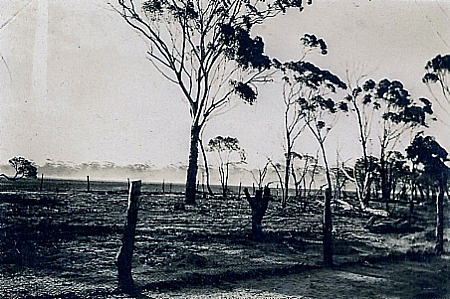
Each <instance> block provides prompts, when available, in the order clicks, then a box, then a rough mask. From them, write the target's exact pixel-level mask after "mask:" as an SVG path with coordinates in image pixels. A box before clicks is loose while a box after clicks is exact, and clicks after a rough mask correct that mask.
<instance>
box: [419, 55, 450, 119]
mask: <svg viewBox="0 0 450 299" xmlns="http://www.w3.org/2000/svg"><path fill="white" fill-rule="evenodd" d="M425 70H426V73H425V75H424V76H423V78H422V81H423V83H425V84H427V86H428V89H429V90H430V92H431V94H432V95H433V97H434V98H435V99H436V101H437V102H438V103H439V104H440V105H441V107H442V108H443V109H444V110H445V111H446V112H447V114H448V113H450V111H449V110H447V109H448V108H450V85H449V83H450V82H449V81H448V80H449V77H448V75H449V73H450V54H447V55H444V56H442V55H440V54H439V55H437V56H436V57H434V58H433V59H431V60H430V61H428V62H427V64H426V66H425ZM430 83H438V85H439V87H440V89H441V92H442V94H443V95H444V98H445V100H446V103H441V102H440V101H439V100H438V98H437V97H436V96H435V95H434V93H433V91H432V89H431V86H430Z"/></svg>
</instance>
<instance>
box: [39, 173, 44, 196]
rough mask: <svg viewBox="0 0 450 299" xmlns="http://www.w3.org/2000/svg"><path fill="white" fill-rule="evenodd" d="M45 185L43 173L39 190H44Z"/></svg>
mask: <svg viewBox="0 0 450 299" xmlns="http://www.w3.org/2000/svg"><path fill="white" fill-rule="evenodd" d="M43 187H44V174H43V173H41V185H40V186H39V191H41V192H42V188H43Z"/></svg>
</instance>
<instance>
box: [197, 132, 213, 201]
mask: <svg viewBox="0 0 450 299" xmlns="http://www.w3.org/2000/svg"><path fill="white" fill-rule="evenodd" d="M199 142H200V149H201V150H202V156H203V162H204V164H205V172H206V188H207V189H208V193H209V195H211V196H213V195H214V193H213V192H212V189H211V185H210V183H209V167H208V159H207V157H206V152H205V148H204V146H203V141H202V139H200V140H199Z"/></svg>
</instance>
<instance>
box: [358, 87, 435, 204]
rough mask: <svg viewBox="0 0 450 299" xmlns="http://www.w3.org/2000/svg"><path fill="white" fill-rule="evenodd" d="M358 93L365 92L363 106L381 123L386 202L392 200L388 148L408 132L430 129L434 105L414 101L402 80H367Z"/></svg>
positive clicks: (380, 136)
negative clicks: (429, 122) (420, 128)
mask: <svg viewBox="0 0 450 299" xmlns="http://www.w3.org/2000/svg"><path fill="white" fill-rule="evenodd" d="M358 92H363V93H364V95H363V96H362V101H363V104H364V105H370V107H372V109H373V113H375V114H377V113H378V114H379V115H376V118H375V119H376V120H377V121H378V129H379V130H380V131H379V133H378V139H379V142H380V157H379V159H380V179H381V193H382V199H383V200H384V201H389V199H390V193H391V186H390V184H389V179H388V168H387V167H388V165H387V158H388V156H387V155H388V152H389V149H390V148H392V147H393V146H394V145H395V143H396V142H397V141H398V140H399V137H400V136H401V135H402V134H404V133H405V132H406V131H407V130H410V129H413V128H416V127H419V126H427V123H426V117H427V115H430V114H433V110H432V109H431V102H430V101H429V100H428V99H425V98H420V99H419V101H420V102H421V104H422V105H420V106H419V105H418V104H417V103H415V102H414V101H413V99H412V98H411V95H410V94H409V92H408V91H407V90H406V89H405V88H404V87H403V84H402V83H401V82H399V81H396V80H394V81H389V80H388V79H383V80H381V81H380V82H378V83H376V82H375V81H373V80H371V79H369V80H367V81H366V82H365V83H364V84H363V86H362V88H361V89H359V90H358Z"/></svg>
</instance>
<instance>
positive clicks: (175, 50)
mask: <svg viewBox="0 0 450 299" xmlns="http://www.w3.org/2000/svg"><path fill="white" fill-rule="evenodd" d="M310 2H311V1H308V3H310ZM113 7H114V6H113ZM293 7H296V8H299V9H300V10H302V9H303V4H302V1H298V0H272V1H261V0H231V1H223V0H208V1H206V0H199V1H180V0H150V1H145V2H143V4H142V6H141V5H139V4H136V3H135V1H133V0H118V7H117V8H116V7H115V9H116V10H117V12H118V13H120V15H121V16H122V17H123V19H124V20H125V21H126V22H127V23H128V24H129V25H130V26H131V27H132V28H134V29H135V30H136V31H138V32H139V33H140V34H141V35H142V36H143V37H144V38H145V39H146V41H147V42H148V44H149V46H150V50H149V51H148V55H149V59H150V61H151V62H152V63H153V65H154V66H155V67H156V69H157V70H158V71H159V72H160V73H161V74H162V75H163V76H164V77H165V78H166V79H167V80H169V81H170V82H172V83H174V84H176V85H178V86H179V87H180V89H181V91H182V93H183V96H184V98H185V99H186V101H187V102H188V104H189V108H190V116H191V120H192V122H191V133H190V137H191V138H190V153H189V164H188V169H187V178H186V203H187V204H194V203H195V183H196V176H197V160H198V142H199V138H200V136H201V132H202V130H203V128H204V127H205V124H206V123H207V122H208V120H209V119H211V117H213V116H214V115H216V114H217V112H218V111H220V110H222V111H223V109H224V108H226V104H227V103H228V102H229V101H230V99H231V98H232V96H233V95H235V96H237V97H239V98H241V99H243V100H244V101H245V102H247V103H249V104H251V103H253V102H255V100H256V98H257V95H258V92H257V89H256V85H255V83H258V82H265V81H267V75H268V74H267V73H266V72H265V71H266V70H267V69H268V68H269V67H270V59H269V58H268V57H267V56H266V55H265V54H264V42H263V40H262V38H261V37H252V36H251V29H252V28H253V26H254V25H256V24H261V23H263V22H264V21H265V20H266V19H269V18H273V17H276V16H277V15H279V14H282V13H285V12H286V10H287V9H289V8H293Z"/></svg>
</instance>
